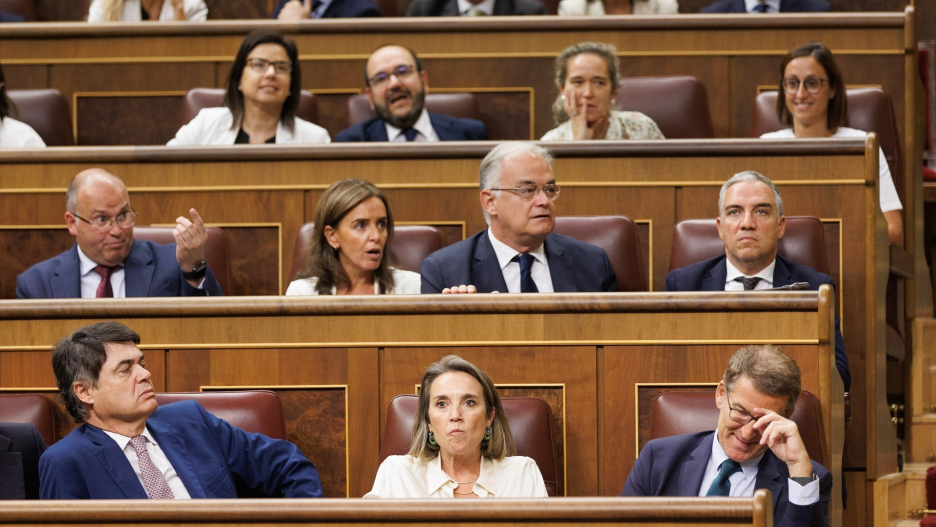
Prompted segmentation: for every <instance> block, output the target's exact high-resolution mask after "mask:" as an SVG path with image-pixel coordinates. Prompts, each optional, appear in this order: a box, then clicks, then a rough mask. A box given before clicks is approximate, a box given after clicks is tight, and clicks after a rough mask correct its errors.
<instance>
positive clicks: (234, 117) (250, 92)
mask: <svg viewBox="0 0 936 527" xmlns="http://www.w3.org/2000/svg"><path fill="white" fill-rule="evenodd" d="M298 58H299V53H298V51H297V50H296V45H295V44H294V43H293V42H292V41H291V40H290V39H288V38H286V37H285V36H283V35H281V34H280V33H277V32H275V31H270V30H265V29H259V30H256V31H253V32H251V33H250V34H249V35H247V36H246V37H244V41H243V42H242V43H241V47H240V50H239V51H238V52H237V57H236V58H235V59H234V65H233V67H232V68H231V74H230V76H229V77H228V83H227V91H226V92H225V93H224V99H222V101H221V104H222V106H221V107H220V108H205V109H203V110H201V111H200V112H198V115H196V116H195V118H194V119H192V121H191V122H189V123H188V124H187V125H185V126H183V127H182V128H180V129H179V131H178V132H177V133H176V136H175V138H173V139H172V140H171V141H169V143H168V146H184V145H233V144H248V143H249V144H263V143H275V144H284V143H330V142H331V138H330V137H329V135H328V132H327V131H326V130H325V129H324V128H322V127H320V126H318V125H315V124H312V123H310V122H308V121H304V120H302V119H300V118H298V117H296V108H297V107H298V106H299V93H300V79H301V75H300V72H299V60H298Z"/></svg>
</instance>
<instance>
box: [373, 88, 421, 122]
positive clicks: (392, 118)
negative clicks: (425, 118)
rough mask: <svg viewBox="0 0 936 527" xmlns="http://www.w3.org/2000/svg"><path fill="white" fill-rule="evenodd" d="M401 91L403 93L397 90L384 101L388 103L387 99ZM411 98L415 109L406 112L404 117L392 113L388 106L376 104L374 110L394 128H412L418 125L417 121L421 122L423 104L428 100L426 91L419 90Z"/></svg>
mask: <svg viewBox="0 0 936 527" xmlns="http://www.w3.org/2000/svg"><path fill="white" fill-rule="evenodd" d="M399 91H402V90H397V92H391V93H388V94H387V97H386V98H385V99H384V100H385V101H386V100H387V99H389V98H390V96H392V95H393V94H394V93H398V92H399ZM410 97H412V98H413V107H412V108H410V111H408V112H406V113H405V114H404V115H402V116H397V115H394V114H393V113H392V112H391V111H390V109H389V107H388V105H386V104H384V105H382V106H381V105H377V104H375V105H374V110H376V111H377V115H379V116H380V118H381V119H383V120H384V121H386V122H387V123H390V125H392V126H395V127H397V128H399V129H401V130H405V129H407V128H412V127H413V125H414V124H416V121H418V120H419V116H420V115H422V111H423V103H424V101H425V100H426V91H425V90H419V91H418V92H415V93H412V92H411V93H410Z"/></svg>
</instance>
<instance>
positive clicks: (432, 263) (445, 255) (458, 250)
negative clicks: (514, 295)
mask: <svg viewBox="0 0 936 527" xmlns="http://www.w3.org/2000/svg"><path fill="white" fill-rule="evenodd" d="M543 243H545V244H546V260H547V261H548V262H549V275H550V276H551V277H552V282H553V289H554V290H555V291H556V292H557V293H575V292H579V293H588V292H595V291H617V278H616V277H615V276H614V268H613V267H611V260H609V259H608V254H607V253H606V252H605V251H604V249H602V248H601V247H597V246H594V245H592V244H590V243H585V242H581V241H578V240H576V239H575V238H569V237H568V236H563V235H561V234H550V235H549V236H547V237H546V241H545V242H543ZM420 273H421V274H422V292H423V293H441V292H442V289H444V288H446V287H451V286H457V285H462V284H464V285H474V286H475V287H476V288H478V292H479V293H490V292H492V291H500V292H501V293H506V292H507V282H505V281H504V273H503V272H502V271H501V268H500V264H499V263H498V261H497V254H495V253H494V246H493V245H491V240H490V238H488V234H487V230H483V231H481V232H479V233H477V234H475V235H474V236H472V237H470V238H468V239H467V240H463V241H460V242H458V243H455V244H452V245H449V246H448V247H443V248H442V249H439V250H438V251H436V252H434V253H432V254H430V255H429V256H427V257H426V259H425V260H423V263H422V269H421V270H420Z"/></svg>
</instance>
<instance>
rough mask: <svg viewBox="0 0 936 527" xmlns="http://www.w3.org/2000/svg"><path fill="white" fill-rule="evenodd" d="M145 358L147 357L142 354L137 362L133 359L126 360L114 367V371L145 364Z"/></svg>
mask: <svg viewBox="0 0 936 527" xmlns="http://www.w3.org/2000/svg"><path fill="white" fill-rule="evenodd" d="M145 358H146V355H144V354H143V353H140V358H139V359H137V360H133V359H124V360H122V361H120V362H118V363H117V365H116V366H114V371H119V370H120V369H121V368H123V367H124V366H132V365H133V364H134V363H135V362H143V359H145Z"/></svg>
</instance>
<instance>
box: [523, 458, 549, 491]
mask: <svg viewBox="0 0 936 527" xmlns="http://www.w3.org/2000/svg"><path fill="white" fill-rule="evenodd" d="M526 479H527V481H528V482H529V485H527V486H525V487H524V490H523V493H524V494H525V493H527V492H529V493H530V494H529V496H522V497H525V498H526V497H529V498H548V497H549V493H547V492H546V483H545V482H544V481H543V474H542V473H541V472H540V470H539V467H538V466H537V465H536V461H534V460H532V459H530V463H529V465H528V466H527V478H526Z"/></svg>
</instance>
